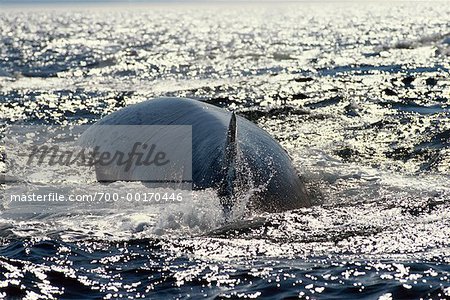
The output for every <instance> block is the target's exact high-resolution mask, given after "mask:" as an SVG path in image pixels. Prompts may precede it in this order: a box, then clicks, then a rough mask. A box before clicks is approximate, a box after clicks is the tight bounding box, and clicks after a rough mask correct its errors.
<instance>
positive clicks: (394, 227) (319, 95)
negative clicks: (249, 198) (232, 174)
mask: <svg viewBox="0 0 450 300" xmlns="http://www.w3.org/2000/svg"><path fill="white" fill-rule="evenodd" d="M449 15H450V6H448V4H447V3H445V2H436V3H424V2H415V3H405V2H403V3H345V4H342V3H319V4H317V3H316V4H314V3H301V4H284V5H270V4H267V5H256V6H255V5H237V6H227V5H223V4H220V5H219V4H218V5H178V6H177V5H167V6H165V5H153V6H140V7H134V8H130V7H105V6H103V7H93V6H92V7H87V8H86V7H85V8H74V9H68V8H67V7H59V8H58V7H56V8H34V9H20V8H5V7H4V8H2V9H1V11H0V39H1V43H0V57H1V59H0V118H1V119H2V123H3V124H28V125H36V124H51V125H57V124H91V123H93V122H95V121H96V120H98V119H99V118H101V117H102V116H104V115H107V114H109V113H111V112H112V111H115V110H117V109H120V108H121V107H124V106H126V105H131V104H133V103H137V102H140V101H143V100H145V99H147V98H152V97H157V96H164V95H165V96H185V97H191V98H195V99H199V100H203V101H207V102H209V103H213V104H215V105H218V106H221V107H224V108H226V109H230V110H231V109H232V110H235V111H237V112H238V113H239V114H241V115H243V116H246V117H247V118H249V119H250V120H252V121H254V122H255V123H257V124H258V125H259V126H261V127H262V128H264V129H266V130H267V131H268V132H270V133H271V134H272V135H273V136H274V137H275V138H276V139H277V140H278V141H279V142H280V143H281V144H282V145H283V146H284V147H285V148H286V149H287V150H288V152H289V154H290V155H291V156H292V158H293V161H294V164H295V165H296V166H297V168H298V170H299V171H300V172H301V173H302V174H303V176H304V178H305V180H306V182H307V185H308V189H309V191H310V193H311V195H312V197H313V201H314V203H315V205H314V206H313V207H311V208H305V209H300V210H296V211H289V212H285V213H279V214H270V213H265V214H256V213H248V214H246V215H245V216H243V217H242V216H241V217H240V218H236V219H235V220H233V222H231V223H230V224H228V225H223V222H222V220H220V218H221V214H220V209H219V208H218V203H217V202H218V200H217V197H216V196H215V194H214V193H213V192H212V191H204V192H199V193H197V194H196V195H195V197H196V199H197V202H195V203H196V204H195V205H194V206H183V205H181V206H176V207H170V208H161V207H158V208H156V207H154V206H146V207H142V206H138V207H134V206H131V205H125V204H123V205H122V204H118V205H115V206H106V207H101V208H99V207H96V208H92V207H87V206H84V205H77V206H75V207H70V209H68V208H67V207H52V208H51V209H49V208H46V210H43V211H42V213H40V214H35V215H26V214H20V213H19V212H18V211H17V210H15V207H14V206H11V205H10V204H9V203H8V202H7V201H6V199H4V198H3V200H1V201H2V203H1V204H0V298H1V297H4V298H22V297H25V298H29V299H33V298H84V299H88V298H118V297H123V298H126V297H131V298H139V297H148V298H165V299H167V298H169V299H172V298H183V299H184V298H189V297H191V298H195V299H196V298H202V297H204V298H256V297H260V298H270V297H275V295H277V296H276V297H277V298H282V297H285V298H290V297H295V298H296V297H301V298H305V299H307V298H309V299H315V298H318V299H320V298H323V299H333V298H334V299H348V298H360V299H363V298H364V299H391V298H393V299H418V298H432V299H439V298H440V299H445V298H449V297H450V266H449V263H450V181H449V170H450V118H449V117H450V79H449V69H450V64H449V63H448V61H449V54H450V43H449V38H450V35H449V32H450V23H449V19H448V16H449ZM1 167H2V168H3V169H4V168H5V165H4V164H2V165H1ZM70 184H72V186H71V188H72V189H74V190H75V189H77V188H78V189H83V188H85V187H84V186H83V185H80V184H81V183H77V182H76V180H75V182H72V183H70ZM70 184H69V186H70ZM8 185H9V184H2V188H3V189H5V188H8V187H9V186H8ZM116 185H117V186H115V188H117V189H118V190H120V189H125V188H128V187H127V185H126V184H125V183H120V182H119V183H116ZM32 187H33V186H32ZM156 211H157V212H158V213H155V212H156Z"/></svg>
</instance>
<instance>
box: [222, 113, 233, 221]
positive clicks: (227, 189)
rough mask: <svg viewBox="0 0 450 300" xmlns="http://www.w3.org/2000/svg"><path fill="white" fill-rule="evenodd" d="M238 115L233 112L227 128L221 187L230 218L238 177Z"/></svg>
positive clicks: (226, 213)
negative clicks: (235, 183) (235, 182)
mask: <svg viewBox="0 0 450 300" xmlns="http://www.w3.org/2000/svg"><path fill="white" fill-rule="evenodd" d="M236 132H237V127H236V115H235V113H234V112H233V113H232V114H231V119H230V124H229V125H228V130H227V140H226V143H225V151H224V157H223V160H222V162H223V165H222V170H223V172H224V175H225V176H224V177H223V178H224V179H223V181H222V182H221V186H220V189H219V197H220V203H221V204H222V206H223V209H224V213H225V217H227V218H228V216H229V214H230V213H231V209H232V208H233V199H232V198H233V196H234V181H235V179H236V157H237V139H236Z"/></svg>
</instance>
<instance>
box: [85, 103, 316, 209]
mask: <svg viewBox="0 0 450 300" xmlns="http://www.w3.org/2000/svg"><path fill="white" fill-rule="evenodd" d="M111 125H128V126H131V125H133V126H134V125H139V126H143V125H151V126H167V125H178V126H189V127H190V128H191V136H190V137H189V139H190V140H189V142H190V143H191V146H192V148H191V153H188V154H187V155H191V164H192V166H191V170H190V172H191V173H190V174H191V180H192V188H193V190H204V189H208V188H211V189H213V190H214V191H216V192H217V195H218V196H219V198H220V203H221V205H222V207H223V209H224V212H225V213H229V212H230V211H232V210H233V207H235V205H236V202H237V201H239V199H240V198H246V199H247V200H248V201H247V202H248V203H247V204H246V205H247V206H248V208H249V209H253V210H258V211H265V212H281V211H286V210H292V209H298V208H302V207H309V206H311V202H310V199H309V197H308V192H307V189H306V187H305V183H304V181H303V179H302V177H301V176H300V175H299V173H298V171H297V169H296V168H295V166H294V165H293V163H292V160H291V158H290V156H289V155H288V153H287V152H286V150H285V149H284V148H283V147H282V146H281V145H280V144H279V143H278V142H277V141H276V140H275V139H274V138H273V137H272V136H271V135H270V134H269V133H268V132H266V131H265V130H263V129H262V128H260V127H259V126H257V125H256V124H254V123H253V122H251V121H249V120H247V119H245V118H244V117H242V116H239V115H238V114H236V113H235V112H231V111H228V110H225V109H223V108H219V107H216V106H214V105H211V104H208V103H205V102H202V101H199V100H194V99H188V98H173V97H165V98H155V99H149V100H145V101H142V102H140V103H137V104H133V105H129V106H126V107H123V108H121V109H119V110H117V111H115V112H113V113H111V114H109V115H107V116H105V117H103V118H101V119H100V120H99V121H97V122H96V123H94V124H93V125H91V126H90V127H89V129H88V130H87V133H86V132H85V133H84V134H83V135H85V136H93V133H95V134H96V135H97V136H102V137H103V136H105V132H104V131H105V130H103V131H102V130H100V128H108V126H111ZM105 126H106V127H105ZM157 128H159V127H157ZM161 128H162V127H161ZM164 134H166V133H164V132H163V133H161V135H164ZM167 134H169V133H167ZM111 136H112V137H111ZM139 136H140V137H141V138H142V139H143V140H151V138H152V136H153V137H154V133H149V132H147V131H146V130H145V129H144V130H140V132H139ZM109 139H114V135H113V134H112V135H110V137H109ZM177 139H180V138H179V137H177V138H175V139H173V140H174V142H173V143H174V145H173V146H172V145H171V147H172V148H177V147H178V146H177V145H176V144H175V143H176V140H177ZM126 142H127V141H126V140H125V141H124V140H123V139H122V141H121V142H120V143H126ZM96 168H97V169H96V173H97V179H99V177H101V176H100V175H101V174H105V173H107V174H108V176H109V177H108V179H109V180H112V181H114V180H120V179H121V178H123V174H121V172H122V171H121V170H119V169H118V167H117V166H115V165H110V166H96Z"/></svg>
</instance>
